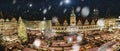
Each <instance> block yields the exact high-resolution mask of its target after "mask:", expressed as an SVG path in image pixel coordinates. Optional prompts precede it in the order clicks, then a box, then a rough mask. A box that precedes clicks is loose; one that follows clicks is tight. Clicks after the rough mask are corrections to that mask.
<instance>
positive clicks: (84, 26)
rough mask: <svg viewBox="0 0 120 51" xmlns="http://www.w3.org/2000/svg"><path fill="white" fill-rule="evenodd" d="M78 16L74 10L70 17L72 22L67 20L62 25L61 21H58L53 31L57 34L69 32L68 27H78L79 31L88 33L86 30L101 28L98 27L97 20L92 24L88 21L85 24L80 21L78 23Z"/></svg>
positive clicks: (93, 20)
mask: <svg viewBox="0 0 120 51" xmlns="http://www.w3.org/2000/svg"><path fill="white" fill-rule="evenodd" d="M76 19H77V18H76V15H75V13H74V10H72V13H71V15H70V21H67V20H66V19H65V20H64V22H63V23H62V24H60V21H59V20H57V22H56V23H55V25H53V26H52V29H54V30H55V31H56V32H67V28H68V26H76V27H77V28H78V31H86V30H98V29H99V26H98V25H96V23H95V20H96V19H92V21H91V22H89V21H88V20H87V19H86V20H85V22H84V23H82V22H81V20H80V19H78V21H77V20H76ZM68 22H70V23H68Z"/></svg>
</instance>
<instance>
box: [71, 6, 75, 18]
mask: <svg viewBox="0 0 120 51" xmlns="http://www.w3.org/2000/svg"><path fill="white" fill-rule="evenodd" d="M71 16H74V17H75V11H74V9H73V8H72V11H71Z"/></svg>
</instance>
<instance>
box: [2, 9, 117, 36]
mask: <svg viewBox="0 0 120 51" xmlns="http://www.w3.org/2000/svg"><path fill="white" fill-rule="evenodd" d="M20 20H22V18H19V20H18V21H17V20H16V19H15V18H12V19H11V20H9V19H0V34H4V35H10V34H14V33H18V28H19V25H21V24H20V23H18V22H20ZM97 20H98V19H91V21H89V20H88V19H85V21H84V22H82V19H78V18H77V17H76V15H75V13H74V10H72V13H71V15H70V19H69V20H68V19H64V20H63V22H60V21H61V20H57V21H56V22H55V23H54V25H53V24H52V20H43V21H37V20H35V21H27V20H23V24H25V25H24V26H25V27H26V29H31V30H40V31H43V30H45V29H53V30H55V32H68V28H73V29H71V30H72V31H73V30H78V31H86V30H99V29H100V27H99V26H98V25H97V24H96V23H97V22H96V21H97ZM21 26H22V25H21ZM104 26H105V27H108V26H114V27H115V26H116V18H114V19H113V18H105V19H104ZM74 27H75V28H77V29H75V28H74Z"/></svg>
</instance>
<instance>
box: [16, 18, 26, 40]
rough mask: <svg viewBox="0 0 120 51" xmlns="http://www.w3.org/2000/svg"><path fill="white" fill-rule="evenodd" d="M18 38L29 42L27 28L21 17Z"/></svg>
mask: <svg viewBox="0 0 120 51" xmlns="http://www.w3.org/2000/svg"><path fill="white" fill-rule="evenodd" d="M18 36H19V38H20V40H21V41H26V40H27V33H26V26H25V24H24V23H23V20H22V19H21V17H19V22H18Z"/></svg>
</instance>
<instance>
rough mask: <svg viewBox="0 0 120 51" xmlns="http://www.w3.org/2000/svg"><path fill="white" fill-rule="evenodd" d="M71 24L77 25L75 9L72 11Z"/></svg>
mask: <svg viewBox="0 0 120 51" xmlns="http://www.w3.org/2000/svg"><path fill="white" fill-rule="evenodd" d="M70 25H76V15H75V13H74V9H73V10H72V13H71V15H70Z"/></svg>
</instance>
